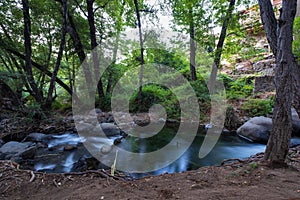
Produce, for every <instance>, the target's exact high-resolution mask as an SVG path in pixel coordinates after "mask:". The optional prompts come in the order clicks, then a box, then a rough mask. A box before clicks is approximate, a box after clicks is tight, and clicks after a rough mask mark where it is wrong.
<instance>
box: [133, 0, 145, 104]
mask: <svg viewBox="0 0 300 200" xmlns="http://www.w3.org/2000/svg"><path fill="white" fill-rule="evenodd" d="M134 5H135V12H136V18H137V21H138V28H139V39H140V49H141V57H140V59H139V60H140V65H141V67H140V76H139V91H138V101H139V103H141V101H142V92H143V73H144V72H143V71H144V63H145V60H144V47H143V46H144V45H143V35H142V34H143V33H142V25H141V17H140V11H139V3H138V0H134Z"/></svg>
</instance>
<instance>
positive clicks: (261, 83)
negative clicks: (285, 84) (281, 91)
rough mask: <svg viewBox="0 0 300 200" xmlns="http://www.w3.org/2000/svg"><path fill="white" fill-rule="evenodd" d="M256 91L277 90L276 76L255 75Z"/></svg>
mask: <svg viewBox="0 0 300 200" xmlns="http://www.w3.org/2000/svg"><path fill="white" fill-rule="evenodd" d="M254 83H255V84H254V92H256V93H258V92H272V91H274V90H275V83H274V76H260V77H255V81H254Z"/></svg>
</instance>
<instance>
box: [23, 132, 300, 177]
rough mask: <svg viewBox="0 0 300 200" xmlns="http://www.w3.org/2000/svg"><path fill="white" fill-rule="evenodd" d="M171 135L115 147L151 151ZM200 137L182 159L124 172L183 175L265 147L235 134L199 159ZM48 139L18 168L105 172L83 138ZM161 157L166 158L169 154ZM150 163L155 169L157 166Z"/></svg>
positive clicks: (131, 140)
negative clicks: (145, 170)
mask: <svg viewBox="0 0 300 200" xmlns="http://www.w3.org/2000/svg"><path fill="white" fill-rule="evenodd" d="M175 134H176V130H175V129H174V128H170V127H165V128H164V129H163V130H162V131H161V132H160V133H159V134H157V135H155V136H153V137H149V138H146V139H144V138H143V139H141V138H137V137H134V136H128V137H127V138H126V139H122V142H121V143H120V144H118V147H119V148H123V149H126V150H129V151H131V152H140V153H143V152H152V151H155V150H157V149H160V148H162V147H163V146H164V145H166V144H168V143H169V141H171V140H172V138H173V137H174V136H175ZM47 136H48V135H47ZM204 137H205V134H204V130H200V131H199V133H198V134H197V136H196V137H195V139H194V141H193V143H192V145H191V146H190V147H189V148H188V149H187V150H186V151H185V152H184V153H183V154H182V156H181V157H179V158H178V159H177V160H176V161H175V162H173V163H172V164H170V165H168V166H166V167H164V168H161V169H159V170H156V171H152V172H149V173H140V174H132V173H130V172H128V174H129V175H131V176H133V177H135V178H140V177H144V176H147V175H159V174H163V173H175V172H183V171H187V170H194V169H198V168H200V167H203V166H211V165H220V163H221V162H222V161H223V160H225V159H229V158H239V159H244V158H247V157H249V156H251V155H255V154H257V153H260V152H263V151H264V150H265V147H266V145H263V144H257V143H249V142H247V141H244V140H242V139H240V138H239V137H238V136H235V135H226V136H225V135H222V136H221V137H220V138H219V140H218V142H217V144H216V145H215V147H214V148H213V150H212V151H211V152H210V153H209V154H208V155H207V156H206V157H204V158H202V159H200V158H199V157H198V153H199V149H200V147H201V144H202V142H203V140H204ZM49 138H50V139H48V140H47V141H46V143H45V144H44V146H43V145H42V146H40V147H39V148H37V150H36V152H35V156H34V158H32V159H28V160H26V161H23V163H22V165H24V166H31V167H27V168H30V169H32V170H35V171H41V172H47V173H62V172H72V171H74V172H76V171H84V170H88V169H99V168H104V169H108V167H107V166H105V165H104V164H102V163H101V162H99V161H98V160H97V159H95V158H94V157H93V156H92V155H91V154H90V153H89V152H88V151H87V149H86V148H85V146H84V145H83V142H84V141H85V138H82V137H79V136H78V134H76V133H72V132H68V133H65V134H60V135H59V134H50V135H49ZM116 138H118V137H116V136H114V137H111V138H109V139H107V138H97V139H98V140H105V142H106V143H107V144H111V145H112V144H113V142H114V140H115V139H116ZM292 142H294V143H300V138H293V139H292ZM178 148H180V146H179V147H178ZM169 153H170V152H169ZM171 153H172V152H171ZM161 156H162V157H164V158H166V159H167V158H168V156H169V155H168V154H166V155H161ZM128 162H130V161H128ZM130 164H134V163H130ZM138 164H140V163H138ZM151 164H153V165H154V166H155V165H157V164H159V163H151Z"/></svg>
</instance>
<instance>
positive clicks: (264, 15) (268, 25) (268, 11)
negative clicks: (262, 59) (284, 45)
mask: <svg viewBox="0 0 300 200" xmlns="http://www.w3.org/2000/svg"><path fill="white" fill-rule="evenodd" d="M258 4H259V8H260V16H261V21H262V24H263V26H264V29H265V32H266V37H267V40H268V43H269V45H270V47H271V50H272V51H273V54H274V55H275V56H276V54H277V20H276V17H275V13H274V9H273V5H272V3H271V1H269V0H267V1H266V0H258Z"/></svg>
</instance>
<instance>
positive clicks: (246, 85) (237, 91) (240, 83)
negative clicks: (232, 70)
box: [221, 74, 254, 99]
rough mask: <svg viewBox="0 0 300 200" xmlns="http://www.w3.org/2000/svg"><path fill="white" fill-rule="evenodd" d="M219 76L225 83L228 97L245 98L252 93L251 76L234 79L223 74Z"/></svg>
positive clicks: (252, 83)
mask: <svg viewBox="0 0 300 200" xmlns="http://www.w3.org/2000/svg"><path fill="white" fill-rule="evenodd" d="M221 77H222V79H223V82H224V85H225V89H226V95H227V98H228V99H241V98H246V97H249V96H250V95H251V94H252V92H253V87H254V86H253V85H254V82H253V80H252V77H241V78H238V79H236V80H234V79H233V78H231V77H229V76H227V75H224V74H223V75H222V76H221Z"/></svg>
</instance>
